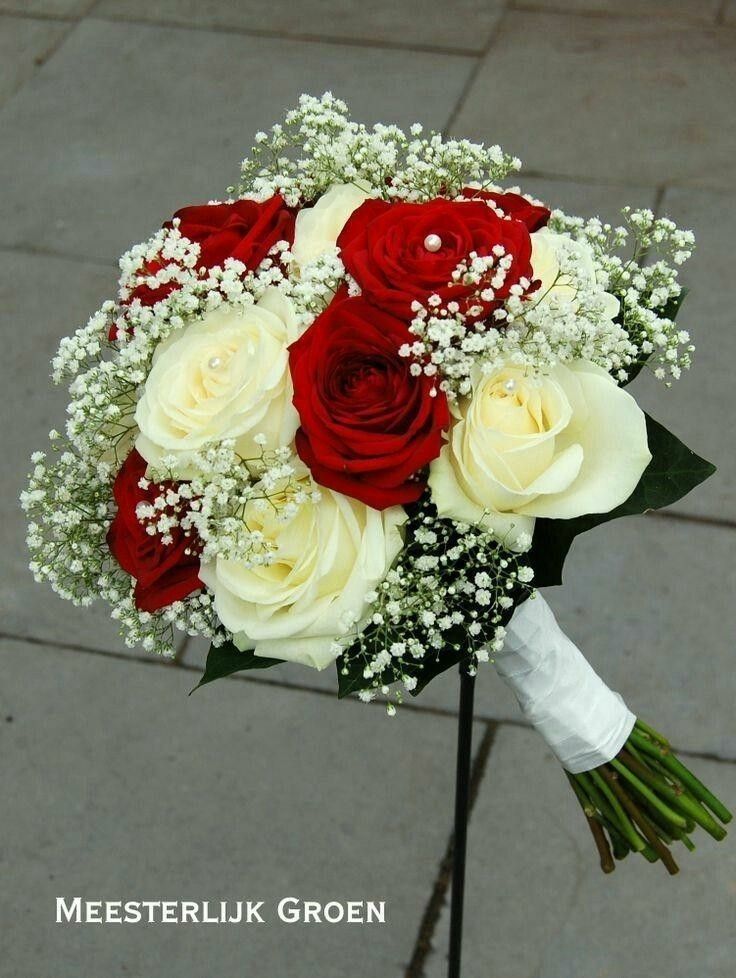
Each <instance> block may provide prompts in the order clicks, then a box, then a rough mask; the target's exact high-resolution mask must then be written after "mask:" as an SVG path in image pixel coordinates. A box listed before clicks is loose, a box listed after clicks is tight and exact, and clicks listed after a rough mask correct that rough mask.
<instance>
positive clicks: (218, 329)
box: [135, 289, 299, 471]
mask: <svg viewBox="0 0 736 978" xmlns="http://www.w3.org/2000/svg"><path fill="white" fill-rule="evenodd" d="M296 335H297V329H296V319H295V316H294V312H293V309H292V307H291V303H290V301H289V300H288V299H286V298H285V297H284V296H282V295H281V294H280V293H279V292H278V291H277V290H276V289H269V290H268V291H267V292H266V294H265V295H264V296H263V298H262V299H261V300H260V301H259V302H258V303H257V304H256V305H254V306H251V307H246V308H242V307H239V306H230V305H225V306H221V307H220V308H218V309H216V310H214V311H213V312H210V313H207V314H206V315H205V316H204V317H203V318H202V319H201V320H200V321H199V322H196V323H193V324H192V325H190V326H187V327H185V328H183V329H181V330H177V331H176V332H175V333H173V334H172V335H171V336H170V337H168V339H166V340H165V341H164V342H163V343H161V344H160V346H159V347H158V349H157V350H156V353H155V355H154V358H153V366H152V367H151V372H150V374H149V375H148V379H147V380H146V383H145V387H144V389H143V394H142V396H141V399H140V401H139V402H138V407H137V409H136V414H135V420H136V424H137V425H138V428H139V429H140V434H139V436H138V439H137V441H136V448H137V449H138V451H139V452H140V453H141V455H142V456H143V457H144V458H145V459H146V461H147V462H149V463H151V464H154V465H155V464H157V463H159V462H160V461H161V459H162V458H163V457H164V456H167V455H173V456H175V457H177V458H178V459H179V463H180V464H179V468H180V469H181V470H182V471H185V470H186V466H187V464H188V461H189V459H190V457H191V455H192V453H193V452H196V451H199V450H201V449H202V448H204V447H205V446H207V445H210V444H213V443H215V442H218V441H222V440H223V439H226V438H233V439H235V440H236V447H237V449H238V451H239V452H240V454H241V455H243V456H244V457H252V456H254V455H258V454H260V451H261V449H260V448H259V447H258V445H256V443H255V442H254V440H253V439H254V436H256V435H258V434H263V435H265V436H266V439H267V445H268V446H269V447H271V448H276V447H278V446H279V445H288V444H290V443H291V441H292V439H293V437H294V434H295V432H296V429H297V427H298V426H299V418H298V415H297V413H296V410H295V408H294V406H293V404H292V401H291V399H292V394H293V391H292V386H291V376H290V374H289V354H288V345H289V343H291V342H292V341H293V340H294V339H296Z"/></svg>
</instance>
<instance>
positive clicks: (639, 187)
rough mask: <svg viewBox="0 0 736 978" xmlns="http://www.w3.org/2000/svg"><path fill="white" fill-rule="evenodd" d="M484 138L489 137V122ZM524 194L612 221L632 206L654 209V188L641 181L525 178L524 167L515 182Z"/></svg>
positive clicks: (554, 206) (572, 212) (655, 195)
mask: <svg viewBox="0 0 736 978" xmlns="http://www.w3.org/2000/svg"><path fill="white" fill-rule="evenodd" d="M488 130H489V131H488V134H487V138H488V139H490V131H491V123H490V122H489V126H488ZM514 182H516V183H519V184H520V185H521V189H522V190H523V191H524V192H525V193H530V194H533V195H534V196H535V197H538V198H539V199H540V200H542V201H543V202H544V203H545V204H547V206H548V207H550V208H552V209H553V210H554V209H555V208H559V209H560V210H563V211H565V212H566V213H567V214H579V215H580V216H582V217H600V218H601V219H602V220H604V221H609V222H611V223H614V222H615V223H620V222H621V209H622V208H623V207H625V206H626V205H627V204H629V205H630V206H631V207H651V208H654V206H655V202H656V199H657V188H656V187H655V186H654V185H652V186H649V187H647V186H645V185H644V184H634V185H629V184H620V183H606V182H601V183H594V182H588V183H586V182H581V181H574V180H564V179H552V178H549V177H547V178H545V177H527V176H526V175H525V173H524V170H523V169H522V171H521V172H520V173H518V174H516V175H515V181H514Z"/></svg>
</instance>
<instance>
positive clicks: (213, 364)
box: [207, 357, 222, 370]
mask: <svg viewBox="0 0 736 978" xmlns="http://www.w3.org/2000/svg"><path fill="white" fill-rule="evenodd" d="M221 364H222V360H221V359H220V357H210V359H209V360H208V361H207V366H208V367H209V368H210V370H217V368H218V367H219V366H221Z"/></svg>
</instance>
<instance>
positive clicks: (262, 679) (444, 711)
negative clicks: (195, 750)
mask: <svg viewBox="0 0 736 978" xmlns="http://www.w3.org/2000/svg"><path fill="white" fill-rule="evenodd" d="M0 641H7V642H20V643H21V644H24V645H34V646H37V647H39V648H44V649H59V650H62V651H64V652H81V653H82V654H83V655H94V656H98V657H99V658H101V659H113V660H114V661H116V662H127V663H129V664H138V665H143V666H159V667H163V668H165V669H180V670H182V671H183V672H190V673H194V674H195V675H201V673H202V670H201V668H200V667H199V666H195V665H190V664H189V663H187V662H182V661H181V656H182V655H183V654H184V652H185V650H186V647H187V645H188V644H189V640H188V639H187V641H185V642H184V643H183V644H182V646H181V648H180V649H179V650H178V651H177V652H176V653H175V654H174V655H173V656H172V657H171V658H164V657H163V656H153V655H151V656H144V655H134V654H129V653H127V652H116V651H114V650H109V651H107V650H104V649H99V648H92V647H91V646H89V645H81V644H77V643H75V642H59V641H54V640H52V639H45V638H38V637H36V636H34V635H14V634H13V633H12V632H2V631H0ZM225 679H226V680H228V681H229V680H235V681H236V682H245V683H256V684H263V685H264V686H269V687H271V688H272V689H281V690H294V691H295V692H297V693H311V694H313V695H316V696H326V697H329V698H330V699H331V700H336V699H337V697H336V695H335V692H334V690H331V689H319V688H318V687H316V686H307V685H306V684H305V683H294V682H284V681H283V680H280V679H270V678H268V677H267V676H265V675H263V674H261V675H258V676H254V675H251V674H250V673H249V672H242V673H232V674H231V675H230V676H226V677H225ZM343 702H346V703H352V704H355V705H359V706H360V707H361V709H366V708H368V709H384V708H385V706H386V704H385V702H384V701H383V700H374V701H373V702H372V703H368V704H366V703H358V700H357V698H356V697H354V696H351V697H346V698H345V699H344V700H343ZM402 709H404V710H407V711H409V712H411V713H415V714H418V715H420V716H433V717H441V718H442V719H443V720H457V715H458V714H457V710H453V709H450V708H449V707H443V706H429V705H424V704H423V703H418V702H416V701H415V700H405V701H404V703H403V704H402ZM475 723H477V724H485V725H490V726H493V727H494V728H495V729H498V728H500V727H515V728H517V729H520V730H532V729H533V727H532V726H531V724H529V723H527V721H526V720H517V719H513V718H510V717H502V718H495V717H488V716H483V714H478V715H477V716H476V717H475ZM672 747H673V750H675V751H676V753H678V754H681V755H682V756H683V757H692V758H696V759H699V760H703V761H714V762H715V763H716V764H736V757H721V756H720V755H718V754H714V753H712V752H711V751H699V750H691V749H689V748H687V747H678V745H677V744H673V745H672ZM411 978H413V976H411Z"/></svg>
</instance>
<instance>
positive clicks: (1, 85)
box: [0, 7, 68, 105]
mask: <svg viewBox="0 0 736 978" xmlns="http://www.w3.org/2000/svg"><path fill="white" fill-rule="evenodd" d="M66 30H68V27H67V25H66V24H58V23H53V22H52V21H47V20H33V19H31V18H30V17H12V16H10V15H6V14H4V13H3V12H2V7H0V105H2V103H3V102H5V100H6V99H8V98H9V97H10V96H11V95H12V94H13V92H15V91H16V90H17V89H18V88H20V86H21V85H22V84H23V83H24V82H26V81H27V80H28V79H29V78H30V77H31V75H32V74H33V72H34V71H35V70H36V69H37V67H38V63H39V62H40V61H41V60H43V58H45V57H46V55H47V54H48V52H49V51H50V50H51V49H52V48H53V47H54V45H55V44H57V43H58V42H59V40H60V39H61V38H62V37H63V36H64V33H65V31H66Z"/></svg>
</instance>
